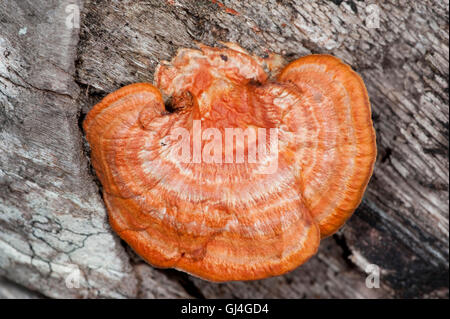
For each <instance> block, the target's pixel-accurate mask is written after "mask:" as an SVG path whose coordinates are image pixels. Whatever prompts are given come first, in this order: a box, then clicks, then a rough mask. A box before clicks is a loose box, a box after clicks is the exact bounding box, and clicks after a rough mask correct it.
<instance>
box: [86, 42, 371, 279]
mask: <svg viewBox="0 0 450 319" xmlns="http://www.w3.org/2000/svg"><path fill="white" fill-rule="evenodd" d="M199 48H200V49H198V50H197V49H180V50H179V51H178V53H177V55H176V56H175V57H174V58H173V60H172V61H171V62H162V63H161V64H160V65H159V67H158V68H157V70H156V73H155V81H154V85H151V84H147V83H137V84H132V85H129V86H126V87H123V88H121V89H119V90H118V91H116V92H114V93H111V94H109V95H108V96H107V97H105V98H104V99H103V100H102V101H101V102H100V103H98V104H97V105H95V107H94V108H93V109H92V110H91V111H90V112H89V114H88V115H87V117H86V120H85V121H84V123H83V125H84V130H85V132H86V136H87V140H88V141H89V143H90V146H91V150H92V152H91V158H92V164H93V167H94V169H95V171H96V173H97V175H98V177H99V179H100V181H101V183H102V185H103V194H104V201H105V203H106V206H107V210H108V214H109V219H110V223H111V225H112V228H113V229H114V230H115V231H116V232H117V233H118V234H119V235H120V237H122V238H123V239H124V240H125V241H126V242H127V243H128V244H129V245H130V246H131V247H132V248H133V249H134V250H135V251H136V252H137V253H138V254H139V255H140V256H141V257H143V258H144V259H145V260H146V261H147V262H148V263H150V264H152V265H154V266H157V267H164V268H166V267H170V268H177V269H179V270H183V271H185V272H188V273H191V274H193V275H195V276H198V277H201V278H203V279H206V280H210V281H230V280H253V279H261V278H266V277H270V276H276V275H280V274H283V273H286V272H288V271H291V270H293V269H295V268H296V267H298V266H299V265H301V264H302V263H304V262H305V261H306V260H307V259H308V258H310V257H311V256H312V255H314V254H315V253H316V251H317V249H318V246H319V242H320V239H321V238H324V237H326V236H328V235H330V234H333V233H334V232H336V231H337V230H338V229H339V228H340V227H341V226H342V225H343V224H344V223H345V221H346V220H347V219H348V218H349V217H350V216H351V215H352V213H353V211H354V210H355V209H356V207H357V206H358V205H359V203H360V201H361V198H362V196H363V193H364V190H365V188H366V186H367V183H368V181H369V178H370V176H371V174H372V170H373V165H374V162H375V157H376V145H375V132H374V129H373V125H372V120H371V110H370V104H369V98H368V95H367V91H366V88H365V86H364V83H363V81H362V79H361V78H360V77H359V76H358V75H357V74H356V73H355V72H354V71H353V70H352V69H351V68H350V67H349V66H347V65H346V64H344V63H343V62H341V61H340V60H339V59H337V58H335V57H333V56H329V55H310V56H306V57H302V58H300V59H298V60H296V61H294V62H292V63H290V64H288V65H287V66H285V67H284V68H281V65H280V61H281V59H280V58H279V56H276V55H269V58H267V59H263V58H260V57H256V56H253V55H251V54H249V53H247V52H246V51H244V50H243V49H242V48H240V47H239V46H237V45H236V44H232V43H226V44H225V47H224V48H213V47H207V46H204V45H201V44H199ZM277 70H278V71H277ZM264 129H271V131H270V134H269V132H268V133H267V136H265V137H266V138H264V134H260V133H261V131H263V132H265V131H264ZM230 130H231V133H232V134H231V135H230V134H229V133H230ZM183 132H184V133H185V134H183ZM240 133H242V134H243V135H242V134H241V136H239V134H240ZM223 136H225V138H223ZM230 136H231V138H228V139H227V137H230ZM180 137H181V139H180ZM235 141H236V143H234V142H235ZM254 142H257V144H258V147H256V148H255V147H254V144H255V143H254ZM272 142H274V143H273V145H275V146H276V147H275V148H273V147H272V146H273V145H272ZM186 146H187V147H186ZM260 146H263V147H260ZM254 151H255V152H254ZM256 151H257V152H256ZM212 153H213V154H212ZM254 153H255V154H256V153H258V154H257V156H256V157H254V156H253V155H252V154H254ZM180 154H181V155H180ZM239 154H247V155H246V156H244V157H243V158H240V159H239V158H238V157H239V156H238V155H239ZM268 167H269V168H270V169H267V168H268Z"/></svg>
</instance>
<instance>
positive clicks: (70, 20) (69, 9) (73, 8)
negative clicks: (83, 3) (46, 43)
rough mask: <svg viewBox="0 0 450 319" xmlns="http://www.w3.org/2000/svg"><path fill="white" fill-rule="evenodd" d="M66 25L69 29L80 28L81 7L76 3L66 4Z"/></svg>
mask: <svg viewBox="0 0 450 319" xmlns="http://www.w3.org/2000/svg"><path fill="white" fill-rule="evenodd" d="M65 11H66V13H67V16H66V27H67V29H79V28H80V7H79V6H77V5H76V4H69V5H67V6H66V10H65Z"/></svg>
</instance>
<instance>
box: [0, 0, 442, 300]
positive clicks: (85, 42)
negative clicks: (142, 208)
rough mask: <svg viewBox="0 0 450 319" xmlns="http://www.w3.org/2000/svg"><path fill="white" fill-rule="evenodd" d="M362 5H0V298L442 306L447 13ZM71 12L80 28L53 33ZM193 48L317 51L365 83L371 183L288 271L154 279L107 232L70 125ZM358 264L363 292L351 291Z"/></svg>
mask: <svg viewBox="0 0 450 319" xmlns="http://www.w3.org/2000/svg"><path fill="white" fill-rule="evenodd" d="M372 3H373V2H371V1H356V2H355V1H351V0H350V1H325V0H322V1H307V0H298V1H275V0H273V1H251V2H250V1H249V2H246V1H245V2H244V1H237V0H229V1H222V2H219V1H195V2H194V1H181V0H171V1H153V0H148V1H138V0H127V1H118V0H115V1H103V0H86V1H81V0H60V1H57V0H51V1H43V0H38V1H28V0H4V1H1V2H0V276H2V277H4V278H7V280H3V279H2V280H0V297H24V296H27V297H31V298H39V297H43V296H47V297H119V298H120V297H143V298H154V297H175V298H185V297H198V298H204V297H205V298H210V297H256V298H258V297H268V298H299V297H321V298H329V297H340V298H343V297H349V298H354V297H360V298H366V297H448V249H449V244H448V243H449V239H448V238H449V235H448V204H449V202H448V178H449V174H448V172H449V167H448V165H449V162H448V115H449V111H448V107H447V104H448V102H449V101H448V100H449V98H448V81H447V78H448V73H449V62H448V61H449V60H448V53H449V50H448V43H449V42H448V41H449V36H448V16H449V8H448V5H449V3H448V1H432V0H424V1H420V2H419V1H406V0H404V1H403V0H386V1H378V2H377V7H373V6H370V5H371V4H372ZM71 5H76V6H77V7H78V8H79V9H80V10H81V27H80V28H77V27H76V25H75V26H74V27H68V26H67V25H66V22H67V20H68V16H69V15H70V13H71V12H73V11H71V10H73V8H77V7H74V6H71ZM374 8H375V9H376V8H378V9H379V14H380V16H379V17H380V20H379V28H371V27H370V26H373V25H369V24H368V23H369V20H368V19H369V18H371V13H372V12H373V11H371V10H373V9H374ZM75 20H76V19H75ZM75 20H73V21H75ZM75 22H76V21H75ZM194 41H201V42H203V43H206V44H209V45H217V44H218V41H233V42H238V43H239V44H241V45H242V46H243V47H244V48H246V49H248V50H249V51H251V52H254V53H256V54H259V55H264V54H267V52H269V51H272V52H276V53H279V54H282V55H283V56H284V57H285V58H286V59H287V60H292V59H295V58H297V57H299V56H302V55H306V54H310V53H330V54H333V55H336V56H338V57H339V58H341V59H343V60H344V61H346V62H347V63H349V64H350V65H352V67H353V68H354V69H355V70H356V71H357V72H359V73H360V74H361V75H362V76H363V78H364V80H365V82H366V86H367V88H368V91H369V95H370V97H371V102H372V108H373V119H374V123H375V128H376V131H377V142H378V151H379V157H378V160H377V164H376V168H375V173H374V176H373V178H372V180H371V182H370V185H369V187H368V190H367V192H366V195H365V198H364V200H363V203H362V205H361V206H360V208H359V209H358V211H357V212H356V213H355V215H354V216H353V217H352V218H351V220H350V221H349V222H348V223H347V225H346V226H345V227H344V229H343V230H342V231H341V232H339V234H337V235H335V236H333V237H332V238H328V239H326V240H325V241H324V242H323V243H322V245H321V249H320V252H319V253H318V255H317V256H315V257H314V258H313V259H312V260H310V261H309V262H308V263H307V264H305V265H304V266H302V267H301V268H299V269H297V270H295V271H294V272H292V273H290V274H288V275H285V276H282V277H277V278H271V279H267V280H261V281H255V282H239V283H227V284H212V283H208V282H204V281H202V280H199V279H196V278H192V277H190V276H188V275H186V274H183V273H179V272H177V271H172V270H157V269H154V268H152V267H150V266H148V265H146V264H145V263H143V262H142V261H141V260H140V258H139V257H137V256H136V255H135V254H134V253H133V252H132V251H131V250H130V249H128V248H127V246H126V245H124V244H123V243H121V242H120V240H119V239H118V237H117V236H116V235H115V234H113V233H112V232H111V230H110V228H109V226H108V223H107V220H106V212H105V207H104V205H103V201H102V198H101V196H100V192H99V189H100V185H98V183H97V181H96V179H95V175H94V174H93V172H92V169H91V168H90V165H89V156H88V155H89V149H88V147H87V145H86V143H85V141H84V139H83V132H82V130H81V128H80V125H79V124H80V123H81V121H82V120H83V118H84V116H85V114H86V113H87V112H88V111H89V109H90V108H91V107H92V106H93V105H94V104H95V103H96V102H98V101H99V100H100V99H101V98H102V97H103V96H104V95H106V94H107V93H109V92H111V91H113V90H116V89H118V88H119V87H121V86H123V85H126V84H130V83H133V82H138V81H148V82H152V77H153V72H154V70H155V67H156V65H157V64H158V63H159V61H161V60H163V59H170V58H171V57H172V56H173V55H174V53H175V52H176V50H177V49H178V48H180V47H193V46H194ZM368 264H376V265H378V266H379V267H380V269H381V279H380V280H381V287H380V288H379V289H369V288H367V287H366V284H365V281H366V276H367V275H366V274H365V270H366V267H367V265H368ZM78 274H79V279H80V280H79V282H77V280H75V281H73V280H70V279H73V278H76V275H78ZM68 287H71V288H68ZM77 287H78V288H77ZM32 291H33V292H32Z"/></svg>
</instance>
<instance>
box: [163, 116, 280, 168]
mask: <svg viewBox="0 0 450 319" xmlns="http://www.w3.org/2000/svg"><path fill="white" fill-rule="evenodd" d="M191 133H192V134H191ZM191 135H192V140H191ZM223 135H225V136H223ZM168 138H169V139H170V142H171V144H172V146H173V147H172V148H171V152H173V153H172V155H173V157H174V158H175V159H176V161H178V162H181V163H207V164H223V163H225V164H231V163H236V164H242V163H248V164H256V167H257V169H256V171H255V173H256V174H273V173H275V172H276V171H277V169H278V129H277V128H269V129H266V128H253V127H251V128H250V127H249V128H246V129H245V130H244V129H242V128H225V129H223V130H220V129H218V128H211V127H208V128H206V129H205V130H202V123H201V121H200V120H194V121H193V127H192V131H189V130H187V129H185V128H175V129H174V130H173V131H172V132H171V134H170V135H169V137H168ZM161 144H162V145H164V144H165V141H163V140H162V141H161ZM246 146H247V147H246ZM245 150H247V152H245ZM245 153H247V154H245Z"/></svg>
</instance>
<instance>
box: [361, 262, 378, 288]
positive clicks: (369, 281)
mask: <svg viewBox="0 0 450 319" xmlns="http://www.w3.org/2000/svg"><path fill="white" fill-rule="evenodd" d="M365 271H366V274H367V275H368V276H367V277H366V287H367V288H369V289H373V288H380V274H381V273H380V267H379V266H378V265H375V264H368V265H367V266H366V269H365Z"/></svg>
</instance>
